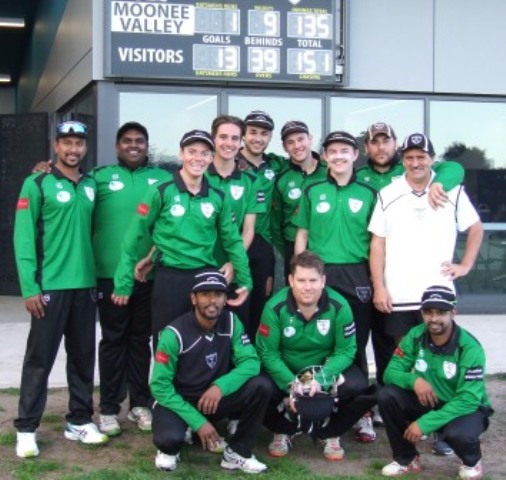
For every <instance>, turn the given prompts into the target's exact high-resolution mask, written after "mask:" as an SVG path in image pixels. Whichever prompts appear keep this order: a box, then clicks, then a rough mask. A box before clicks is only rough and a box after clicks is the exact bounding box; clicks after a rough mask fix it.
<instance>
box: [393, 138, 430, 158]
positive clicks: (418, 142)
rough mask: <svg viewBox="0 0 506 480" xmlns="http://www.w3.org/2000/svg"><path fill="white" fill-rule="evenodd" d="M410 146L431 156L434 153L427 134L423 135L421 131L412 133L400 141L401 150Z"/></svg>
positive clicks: (403, 150)
mask: <svg viewBox="0 0 506 480" xmlns="http://www.w3.org/2000/svg"><path fill="white" fill-rule="evenodd" d="M411 148H419V149H420V150H423V151H424V152H425V153H428V154H429V155H431V156H432V155H434V153H435V152H434V147H433V146H432V143H431V141H430V140H429V138H428V137H427V135H424V134H423V133H412V134H411V135H408V136H407V137H406V138H405V139H404V142H402V146H401V151H402V152H405V151H406V150H409V149H411Z"/></svg>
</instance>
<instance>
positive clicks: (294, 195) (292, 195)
mask: <svg viewBox="0 0 506 480" xmlns="http://www.w3.org/2000/svg"><path fill="white" fill-rule="evenodd" d="M301 195H302V190H301V189H300V188H292V189H291V190H290V191H289V192H288V198H289V199H290V200H297V199H298V198H300V196H301Z"/></svg>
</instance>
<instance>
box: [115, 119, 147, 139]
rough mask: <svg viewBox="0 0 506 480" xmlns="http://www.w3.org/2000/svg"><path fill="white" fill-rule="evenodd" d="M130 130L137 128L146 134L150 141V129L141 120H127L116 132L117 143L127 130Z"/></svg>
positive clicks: (145, 136)
mask: <svg viewBox="0 0 506 480" xmlns="http://www.w3.org/2000/svg"><path fill="white" fill-rule="evenodd" d="M128 130H135V131H136V132H139V133H141V134H142V135H144V138H145V139H146V142H148V141H149V135H148V129H147V128H146V127H145V126H144V125H142V123H139V122H126V123H124V124H123V125H121V127H119V128H118V131H117V132H116V143H118V142H119V140H120V138H121V137H122V136H123V135H124V134H125V132H127V131H128Z"/></svg>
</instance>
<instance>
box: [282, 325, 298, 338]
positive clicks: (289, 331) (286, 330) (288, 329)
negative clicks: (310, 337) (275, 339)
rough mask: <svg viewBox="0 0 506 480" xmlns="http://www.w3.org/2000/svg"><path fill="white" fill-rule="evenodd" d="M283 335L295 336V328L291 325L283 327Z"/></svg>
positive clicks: (287, 336)
mask: <svg viewBox="0 0 506 480" xmlns="http://www.w3.org/2000/svg"><path fill="white" fill-rule="evenodd" d="M283 335H284V336H285V337H286V338H290V337H293V336H294V335H295V328H293V327H292V326H291V325H290V326H289V327H285V328H284V329H283Z"/></svg>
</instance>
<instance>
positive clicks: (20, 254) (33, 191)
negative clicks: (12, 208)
mask: <svg viewBox="0 0 506 480" xmlns="http://www.w3.org/2000/svg"><path fill="white" fill-rule="evenodd" d="M95 195H96V184H95V180H93V179H92V178H91V177H89V176H88V175H83V176H82V177H81V178H80V179H79V182H78V183H74V182H73V181H72V180H70V179H68V178H67V177H65V176H64V175H63V174H62V173H61V172H60V171H59V170H58V168H57V167H53V169H52V171H51V172H50V173H35V174H33V175H31V176H29V177H28V178H27V179H26V180H25V182H24V183H23V186H22V188H21V193H20V195H19V200H18V203H17V209H16V219H15V223H14V250H15V256H16V264H17V267H18V274H19V281H20V285H21V292H22V295H23V297H24V298H27V297H32V296H34V295H38V294H40V293H41V292H42V291H47V290H67V289H73V288H89V287H93V286H95V283H96V281H95V265H94V264H95V261H94V258H93V250H92V244H91V230H92V228H91V222H92V213H93V208H94V206H95Z"/></svg>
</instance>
